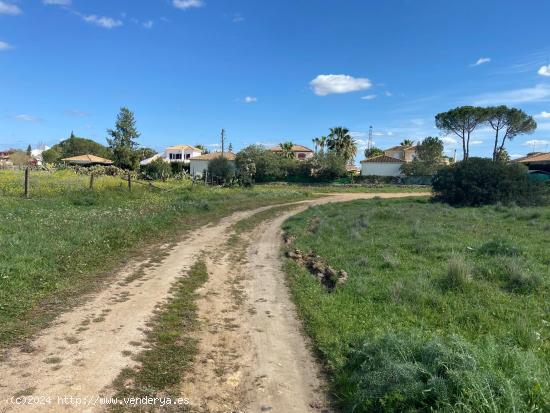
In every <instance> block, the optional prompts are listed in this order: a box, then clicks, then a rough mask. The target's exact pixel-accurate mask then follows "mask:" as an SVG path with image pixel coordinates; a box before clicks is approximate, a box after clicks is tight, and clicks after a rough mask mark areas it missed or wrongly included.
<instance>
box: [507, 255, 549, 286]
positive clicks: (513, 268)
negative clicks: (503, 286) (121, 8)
mask: <svg viewBox="0 0 550 413" xmlns="http://www.w3.org/2000/svg"><path fill="white" fill-rule="evenodd" d="M504 276H505V278H506V281H507V282H508V289H509V290H511V291H514V292H518V293H530V292H533V291H534V290H535V289H536V288H537V287H539V286H540V285H541V283H542V279H541V278H540V277H539V276H537V275H534V274H529V273H528V272H527V271H525V270H524V269H523V268H522V265H521V263H520V262H519V261H518V260H517V259H510V260H507V261H505V262H504Z"/></svg>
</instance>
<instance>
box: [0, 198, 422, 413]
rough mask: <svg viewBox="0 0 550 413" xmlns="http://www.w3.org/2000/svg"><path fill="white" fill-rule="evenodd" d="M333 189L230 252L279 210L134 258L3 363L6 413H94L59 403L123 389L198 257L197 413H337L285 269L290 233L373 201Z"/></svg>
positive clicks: (192, 376) (190, 383)
mask: <svg viewBox="0 0 550 413" xmlns="http://www.w3.org/2000/svg"><path fill="white" fill-rule="evenodd" d="M418 195H422V194H395V193H393V194H392V193H387V194H351V193H350V194H331V195H330V196H326V197H324V198H321V199H317V200H314V201H306V202H300V203H296V204H295V205H296V208H295V209H293V210H291V211H284V212H282V214H281V215H279V216H277V217H276V218H274V219H272V220H269V221H268V222H264V223H262V224H261V225H259V226H258V227H257V228H256V229H254V230H253V231H252V232H251V233H248V234H246V235H243V236H242V237H241V238H242V240H243V244H242V246H241V247H237V248H230V247H228V245H227V240H228V239H229V236H230V235H231V232H232V231H231V226H232V225H233V224H234V223H236V222H238V221H240V220H242V219H245V218H247V217H250V216H252V215H253V214H255V213H257V212H261V211H264V210H266V209H269V208H270V207H263V208H259V209H256V210H252V211H246V212H239V213H235V214H233V215H231V216H229V217H227V218H224V219H223V220H221V221H220V222H219V223H217V224H215V225H211V226H206V227H203V228H200V229H199V230H197V231H194V232H192V233H191V234H189V236H187V237H186V238H185V239H184V240H182V241H181V242H179V243H177V244H175V245H166V246H165V248H164V249H163V250H162V253H161V254H158V253H157V254H156V255H155V256H151V257H149V258H148V259H146V260H143V261H138V262H135V263H132V264H131V265H129V266H128V267H127V268H125V270H124V271H121V272H120V273H119V274H117V275H116V276H115V277H114V278H113V280H112V283H111V284H110V285H108V286H107V287H106V288H105V289H103V290H102V291H100V292H98V293H97V294H96V295H95V296H94V297H91V298H90V299H89V300H88V301H87V302H86V303H84V304H83V305H81V306H79V307H77V308H75V309H73V310H71V311H69V312H67V313H65V314H63V315H61V316H60V317H58V318H57V320H56V321H55V322H54V323H53V324H52V325H51V326H50V327H48V328H46V329H45V330H43V331H42V332H41V334H40V335H39V336H37V337H36V338H35V339H34V340H32V341H30V342H29V343H28V344H27V345H25V346H20V347H17V348H12V349H10V350H8V351H7V352H6V354H5V355H4V357H3V358H2V360H1V361H0V411H1V412H8V411H10V412H11V411H14V412H15V411H16V412H26V411H40V412H50V411H51V412H64V411H79V412H95V411H101V410H102V409H101V407H99V406H86V407H83V406H74V405H60V404H58V403H57V397H58V396H75V397H91V398H94V397H96V396H98V395H101V396H109V395H111V394H112V388H111V387H110V385H111V383H112V382H113V380H114V379H115V378H116V377H117V375H118V374H119V373H120V372H121V370H122V369H124V368H126V367H130V368H131V367H134V366H135V362H133V361H132V358H131V357H130V355H131V354H135V353H136V352H138V351H141V350H143V349H144V347H143V346H144V344H143V343H145V334H144V331H146V330H147V328H148V327H147V323H148V321H149V320H150V319H151V317H152V315H153V313H154V311H155V309H156V308H157V307H158V306H159V305H160V304H162V303H163V302H164V300H166V299H167V298H168V297H169V296H170V290H171V286H172V284H173V283H174V281H175V280H177V279H178V277H181V276H182V274H183V273H184V272H185V271H186V270H188V269H189V268H190V266H191V265H192V264H193V263H194V261H195V260H196V259H197V258H198V257H199V256H201V255H202V256H205V257H206V260H207V267H208V272H209V280H208V281H207V283H206V284H205V285H204V287H203V288H202V289H201V290H200V291H199V293H200V298H199V300H198V307H199V310H198V312H199V318H200V320H201V322H202V328H201V330H200V333H198V338H199V340H200V344H199V352H198V355H197V357H196V361H195V363H194V366H193V368H192V370H191V371H190V372H188V374H187V375H186V379H185V382H184V383H183V384H182V387H181V394H182V397H187V398H188V399H189V400H190V401H191V410H192V411H196V412H233V411H235V412H262V411H264V412H265V411H272V412H285V413H291V412H300V413H304V412H321V411H330V410H329V408H328V401H327V399H326V396H325V391H324V390H323V388H324V382H323V378H322V375H321V372H320V368H319V366H318V363H317V362H316V360H315V359H314V358H313V356H312V354H311V352H310V350H309V349H308V344H307V339H306V338H305V337H304V335H303V334H302V332H301V326H300V322H299V320H298V319H297V318H296V311H295V308H294V305H293V303H292V301H291V300H290V296H289V293H288V291H287V288H286V284H285V279H284V274H283V273H282V271H281V256H280V246H281V236H280V230H279V228H280V226H281V224H282V222H283V221H284V220H285V219H287V218H288V217H289V216H291V215H293V214H295V213H297V212H299V211H301V210H304V209H305V208H307V207H308V206H310V205H313V204H320V203H325V202H336V201H349V200H354V199H360V198H372V197H374V196H379V197H384V198H390V197H403V196H418ZM26 394H32V395H34V396H37V397H40V396H51V397H52V399H53V403H52V404H43V405H38V406H28V405H14V404H10V403H9V402H8V403H6V402H3V401H4V400H7V399H10V398H11V397H12V396H16V395H26Z"/></svg>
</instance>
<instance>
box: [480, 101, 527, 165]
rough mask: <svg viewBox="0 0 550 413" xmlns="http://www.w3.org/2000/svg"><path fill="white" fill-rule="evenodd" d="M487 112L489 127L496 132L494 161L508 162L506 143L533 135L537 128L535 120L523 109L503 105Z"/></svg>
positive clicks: (491, 108)
mask: <svg viewBox="0 0 550 413" xmlns="http://www.w3.org/2000/svg"><path fill="white" fill-rule="evenodd" d="M486 112H487V120H488V122H489V125H491V127H492V128H493V130H494V131H495V142H494V146H493V161H502V160H506V156H507V152H506V150H505V149H504V145H505V144H506V141H510V140H512V139H514V138H515V137H516V136H517V135H523V134H526V133H532V132H534V131H535V129H536V128H537V122H536V121H535V119H533V117H532V116H529V115H528V114H527V113H525V112H524V111H523V110H521V109H516V108H509V107H507V106H504V105H502V106H496V107H490V108H487V109H486Z"/></svg>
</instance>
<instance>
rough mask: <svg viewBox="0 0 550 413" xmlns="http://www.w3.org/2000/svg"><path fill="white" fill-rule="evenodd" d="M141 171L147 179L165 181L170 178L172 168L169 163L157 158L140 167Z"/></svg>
mask: <svg viewBox="0 0 550 413" xmlns="http://www.w3.org/2000/svg"><path fill="white" fill-rule="evenodd" d="M141 171H142V173H143V174H144V175H145V177H146V178H148V179H158V180H163V181H165V180H166V179H168V178H170V177H171V176H172V167H171V166H170V163H168V162H166V161H165V160H163V159H161V158H157V159H155V160H154V161H152V162H151V163H149V164H148V165H144V166H142V167H141Z"/></svg>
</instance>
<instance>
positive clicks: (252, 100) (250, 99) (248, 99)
mask: <svg viewBox="0 0 550 413" xmlns="http://www.w3.org/2000/svg"><path fill="white" fill-rule="evenodd" d="M257 101H258V98H257V97H255V96H246V97H245V98H244V99H243V102H244V103H256V102H257Z"/></svg>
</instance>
